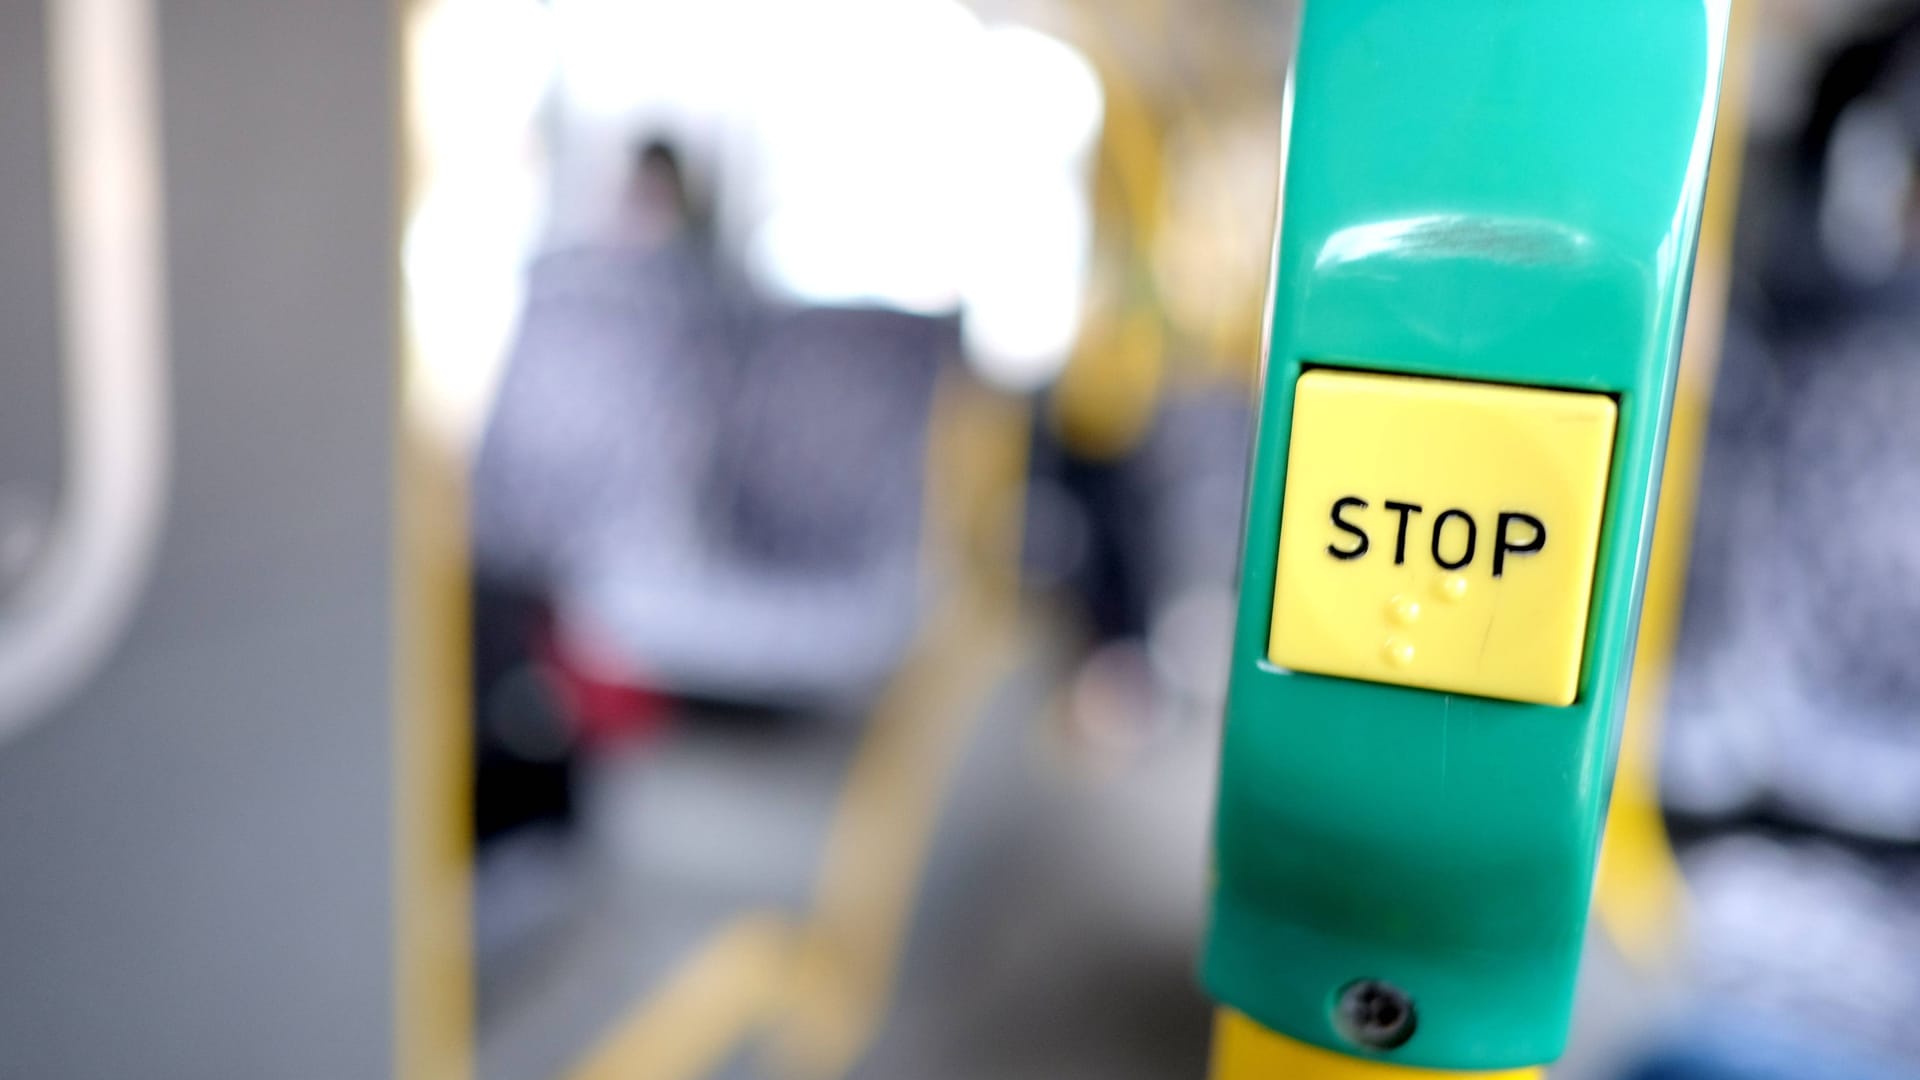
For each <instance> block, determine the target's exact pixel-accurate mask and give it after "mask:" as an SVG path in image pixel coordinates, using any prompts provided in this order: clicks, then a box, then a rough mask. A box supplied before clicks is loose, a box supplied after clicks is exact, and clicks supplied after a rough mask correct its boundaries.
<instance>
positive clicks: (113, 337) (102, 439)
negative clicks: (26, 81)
mask: <svg viewBox="0 0 1920 1080" xmlns="http://www.w3.org/2000/svg"><path fill="white" fill-rule="evenodd" d="M46 13H47V65H48V72H49V79H50V80H51V86H50V90H51V95H50V96H51V100H52V113H51V123H50V126H49V130H50V140H49V141H50V143H51V147H52V156H53V177H54V204H55V205H54V221H55V239H56V254H57V258H58V264H59V270H58V273H59V285H60V332H61V339H62V342H63V349H64V355H65V365H64V369H63V375H64V379H65V387H64V398H65V410H66V416H65V423H64V431H65V436H64V440H63V444H62V445H63V450H64V455H65V483H64V487H63V491H62V498H61V500H60V511H59V514H58V517H57V520H56V521H55V522H54V524H53V526H52V528H51V530H50V532H49V534H48V544H47V547H46V549H45V551H44V553H43V555H42V556H41V558H40V560H39V562H38V563H37V564H36V566H35V567H34V569H33V572H32V573H31V575H30V576H29V578H28V579H27V580H26V581H25V582H23V583H22V584H21V586H20V587H19V589H18V590H17V591H16V592H15V594H14V596H13V597H12V598H11V599H10V601H9V602H8V603H7V605H6V607H5V609H4V610H0V740H4V739H6V738H8V737H9V736H12V735H15V734H17V733H19V732H20V731H21V730H23V729H24V728H26V727H27V726H28V725H29V724H31V723H33V722H34V721H35V720H37V719H38V718H40V717H42V716H44V715H45V714H46V713H47V712H48V711H49V710H51V709H52V708H53V707H55V706H56V705H58V704H59V703H60V701H61V700H63V699H64V698H65V697H66V696H67V694H68V693H69V692H71V691H72V690H73V689H74V688H75V687H77V686H78V685H79V684H80V683H81V682H83V681H84V680H85V679H87V678H88V677H89V676H90V675H91V674H92V673H93V671H94V669H95V668H96V666H97V665H98V664H99V663H100V662H101V660H103V659H104V658H105V656H106V655H107V653H108V651H109V650H110V649H111V648H112V646H113V644H114V643H115V642H116V641H117V640H118V639H119V637H120V634H121V632H122V631H123V630H124V629H125V627H126V624H127V622H128V620H129V619H130V617H131V616H132V614H133V610H134V607H135V605H136V603H137V602H138V600H139V596H140V592H141V589H142V588H143V586H144V584H145V582H146V579H147V574H148V570H149V569H150V568H151V566H152V563H153V557H154V551H155V548H156V547H157V541H158V536H159V531H160V524H161V517H162V513H163V510H164V507H165V505H166V492H167V486H168V471H169V470H168V454H169V446H168V442H169V440H168V407H167V400H168V399H167V394H168V387H167V385H166V383H167V370H166V309H165V303H166V301H165V283H164V273H165V263H164V258H165V253H164V247H163V239H162V230H161V209H162V208H161V201H160V200H161V196H160V192H161V186H160V185H161V177H160V172H161V170H160V160H161V159H160V137H159V125H158V122H157V113H158V104H157V99H158V86H157V84H156V81H155V66H156V65H155V56H154V53H155V45H154V41H155V38H154V32H153V30H154V27H153V9H152V3H151V0H48V2H47V4H46Z"/></svg>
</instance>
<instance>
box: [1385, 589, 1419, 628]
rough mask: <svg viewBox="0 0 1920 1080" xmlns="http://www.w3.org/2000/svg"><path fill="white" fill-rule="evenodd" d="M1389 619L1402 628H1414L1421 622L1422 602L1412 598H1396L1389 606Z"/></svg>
mask: <svg viewBox="0 0 1920 1080" xmlns="http://www.w3.org/2000/svg"><path fill="white" fill-rule="evenodd" d="M1387 618H1389V619H1392V620H1393V621H1394V622H1396V623H1398V624H1400V625H1401V626H1412V625H1413V624H1414V623H1417V622H1419V621H1420V601H1418V600H1415V599H1414V598H1413V597H1411V596H1396V597H1394V598H1393V601H1392V602H1391V603H1389V604H1388V605H1387Z"/></svg>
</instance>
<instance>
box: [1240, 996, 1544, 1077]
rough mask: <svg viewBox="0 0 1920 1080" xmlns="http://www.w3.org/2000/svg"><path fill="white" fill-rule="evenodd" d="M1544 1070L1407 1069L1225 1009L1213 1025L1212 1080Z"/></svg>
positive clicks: (1534, 1073) (1519, 1074)
mask: <svg viewBox="0 0 1920 1080" xmlns="http://www.w3.org/2000/svg"><path fill="white" fill-rule="evenodd" d="M1542 1076H1543V1074H1542V1073H1541V1071H1540V1070H1539V1069H1520V1070H1518V1071H1515V1072H1499V1073H1459V1072H1435V1071H1434V1070H1431V1069H1404V1068H1400V1067H1399V1066H1396V1065H1385V1064H1382V1063H1380V1062H1376V1061H1363V1060H1361V1059H1359V1058H1350V1057H1347V1056H1345V1055H1342V1054H1336V1053H1333V1052H1331V1051H1328V1050H1322V1049H1320V1048H1319V1047H1316V1046H1308V1045H1307V1044H1305V1043H1299V1042H1294V1041H1293V1040H1292V1039H1289V1038H1286V1037H1285V1036H1282V1035H1276V1034H1274V1033H1273V1032H1271V1031H1268V1030H1267V1029H1266V1028H1263V1027H1261V1026H1260V1025H1259V1024H1256V1023H1254V1022H1253V1021H1251V1020H1249V1019H1247V1018H1246V1017H1244V1016H1242V1015H1240V1014H1239V1013H1237V1012H1234V1011H1233V1010H1231V1009H1221V1010H1220V1011H1219V1013H1218V1015H1217V1019H1216V1021H1215V1024H1214V1039H1213V1080H1466V1078H1469V1077H1478V1078H1480V1080H1541V1077H1542Z"/></svg>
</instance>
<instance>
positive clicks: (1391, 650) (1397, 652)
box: [1387, 638, 1413, 667]
mask: <svg viewBox="0 0 1920 1080" xmlns="http://www.w3.org/2000/svg"><path fill="white" fill-rule="evenodd" d="M1387 663H1389V664H1392V665H1393V666H1394V667H1408V666H1410V665H1411V664H1412V663H1413V642H1411V641H1408V640H1406V639H1405V638H1388V639H1387Z"/></svg>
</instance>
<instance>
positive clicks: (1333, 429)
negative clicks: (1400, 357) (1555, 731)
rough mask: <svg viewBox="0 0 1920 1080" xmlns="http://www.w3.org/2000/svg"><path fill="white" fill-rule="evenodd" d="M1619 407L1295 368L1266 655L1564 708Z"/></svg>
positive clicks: (1323, 669) (1574, 677) (1543, 394)
mask: <svg viewBox="0 0 1920 1080" xmlns="http://www.w3.org/2000/svg"><path fill="white" fill-rule="evenodd" d="M1617 419H1618V407H1617V406H1616V405H1615V404H1614V401H1613V399H1612V398H1610V397H1607V396H1605V395H1603V394H1581V393H1568V392H1562V391H1556V390H1535V389H1525V388H1521V387H1512V386H1494V385H1488V384H1483V383H1468V382H1451V381H1447V380H1441V379H1420V378H1408V377H1403V376H1393V375H1372V374H1362V373H1357V372H1343V371H1334V370H1328V369H1319V370H1313V371H1309V372H1307V373H1306V374H1305V375H1302V376H1301V377H1300V381H1299V384H1298V386H1297V387H1296V393H1295V399H1294V414H1293V438H1292V445H1291V449H1290V450H1289V452H1288V459H1287V460H1288V464H1287V482H1286V503H1285V508H1284V510H1283V512H1282V520H1281V523H1280V560H1279V567H1278V570H1277V576H1276V578H1275V582H1274V600H1273V629H1272V634H1271V638H1270V641H1269V645H1268V656H1269V658H1270V659H1271V660H1272V661H1273V662H1274V663H1275V664H1278V665H1280V666H1281V667H1284V668H1289V669H1291V670H1294V671H1301V672H1311V673H1314V674H1320V675H1335V676H1340V677H1343V678H1350V679H1366V680H1370V681H1373V682H1384V683H1396V684H1400V685H1404V686H1416V687H1422V688H1425V689H1429V690H1442V691H1449V692H1453V693H1462V694H1476V695H1479V696H1482V697H1493V698H1506V699H1510V700H1513V701H1525V702H1533V703H1536V704H1541V705H1571V704H1572V703H1573V701H1574V698H1575V696H1576V693H1577V691H1578V686H1579V680H1580V660H1581V655H1582V652H1583V651H1584V643H1585V640H1586V632H1587V610H1588V607H1589V605H1590V603H1591V601H1592V596H1593V572H1594V561H1595V558H1596V556H1597V553H1598V550H1599V546H1600V525H1601V519H1602V514H1603V513H1604V511H1605V508H1606V492H1607V475H1608V472H1609V469H1610V466H1611V463H1612V458H1613V434H1614V427H1615V424H1616V422H1617Z"/></svg>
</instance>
